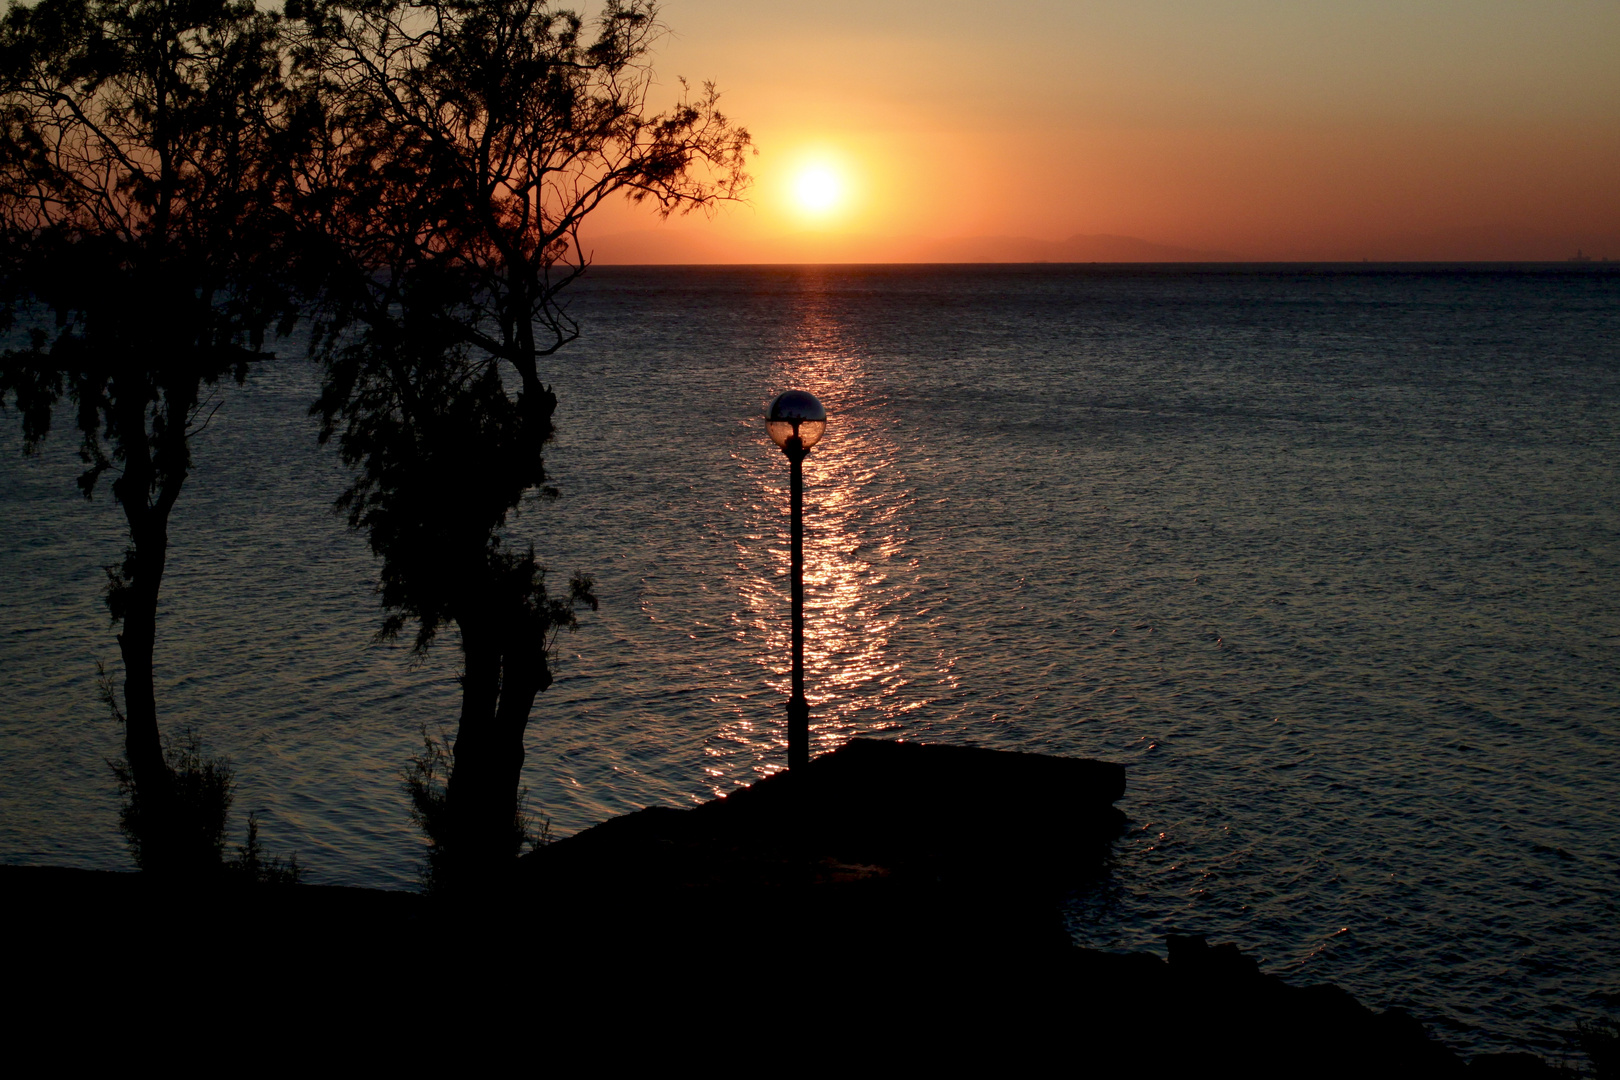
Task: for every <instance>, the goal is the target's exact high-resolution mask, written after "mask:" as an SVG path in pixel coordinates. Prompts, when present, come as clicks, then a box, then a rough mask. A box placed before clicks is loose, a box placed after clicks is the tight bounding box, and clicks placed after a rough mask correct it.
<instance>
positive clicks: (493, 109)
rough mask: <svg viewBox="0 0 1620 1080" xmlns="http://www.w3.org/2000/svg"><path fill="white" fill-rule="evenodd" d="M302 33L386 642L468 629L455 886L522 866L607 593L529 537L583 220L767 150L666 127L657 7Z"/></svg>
mask: <svg viewBox="0 0 1620 1080" xmlns="http://www.w3.org/2000/svg"><path fill="white" fill-rule="evenodd" d="M286 13H287V17H288V18H289V20H291V22H292V26H293V27H294V38H295V40H296V42H297V47H296V50H295V57H296V61H297V71H298V73H299V74H298V80H297V83H298V85H297V90H296V95H295V101H296V105H295V106H294V107H293V108H292V110H291V113H290V115H293V116H295V117H296V122H295V123H294V124H293V125H292V126H291V128H290V129H289V130H290V131H291V132H292V133H293V135H294V136H295V137H296V139H297V140H299V141H298V143H297V145H298V147H299V150H298V152H297V153H295V154H291V155H289V157H288V160H289V162H290V163H291V165H290V168H289V171H288V173H287V176H286V178H285V189H284V190H285V191H286V192H287V194H286V196H285V201H286V203H287V205H288V206H289V207H290V210H291V213H292V216H293V218H294V219H295V221H296V222H297V224H298V226H299V229H300V233H299V236H300V243H299V244H298V245H297V248H296V250H297V252H298V257H297V259H296V260H294V262H295V265H297V266H299V267H301V268H302V269H303V274H302V277H301V280H302V281H303V283H304V286H305V288H306V289H307V290H309V292H310V294H311V295H312V296H314V297H315V304H314V310H315V312H316V317H317V322H316V333H315V338H314V343H315V349H316V352H317V354H318V355H319V356H320V358H321V359H322V361H323V362H324V365H325V370H326V377H325V381H324V384H323V388H322V393H321V397H320V399H319V401H318V402H317V403H316V405H315V408H314V411H315V412H316V413H317V414H318V415H319V416H320V417H321V420H322V425H323V426H322V439H323V441H324V440H327V439H332V438H334V437H335V438H336V439H337V441H338V445H339V448H340V450H341V452H342V456H343V458H344V460H345V462H346V463H348V464H349V465H350V466H352V467H353V468H354V470H355V473H354V480H353V483H352V484H351V485H350V486H349V488H348V490H347V491H346V492H345V493H344V494H343V496H342V498H341V499H340V500H339V506H340V508H341V509H343V510H345V511H346V512H347V514H348V517H349V523H350V526H351V527H352V528H354V529H356V530H361V531H364V532H365V533H366V534H367V536H368V538H369V540H370V543H371V547H372V550H373V551H374V552H375V553H376V554H377V555H378V556H379V557H380V559H381V568H380V587H379V591H380V593H381V596H382V601H383V606H384V609H385V612H386V615H385V620H384V622H383V624H382V627H381V630H380V633H381V635H382V636H384V637H392V636H394V635H397V634H399V633H401V632H402V631H404V629H405V628H406V627H407V626H408V625H410V624H411V623H414V624H415V628H416V633H415V648H416V651H417V652H418V654H420V653H421V652H423V651H425V650H426V649H427V648H428V647H429V646H430V645H431V644H432V642H433V640H434V639H435V637H436V635H437V634H438V633H439V631H440V630H441V629H443V628H444V627H445V626H446V625H449V624H454V626H455V627H456V629H457V630H458V631H459V635H458V638H459V643H460V646H461V651H462V656H463V661H464V670H463V675H462V709H461V717H460V721H459V726H458V729H457V733H456V736H455V742H454V755H453V757H452V756H451V752H450V749H449V748H448V747H445V748H442V749H441V750H440V751H439V752H438V753H439V756H434V755H433V754H432V753H429V754H426V755H425V756H423V757H420V758H418V759H416V760H415V762H414V763H413V766H412V772H411V773H410V774H409V776H408V779H407V787H408V788H409V790H410V791H411V795H412V802H413V808H414V813H415V814H416V817H417V821H418V824H419V825H421V826H422V828H423V829H424V832H425V833H426V834H427V836H428V839H429V844H430V862H431V866H430V871H429V872H430V875H431V876H433V877H434V879H435V880H436V881H440V882H441V883H442V881H443V880H445V879H446V878H447V876H450V877H454V876H458V875H463V874H465V876H467V877H469V878H470V877H477V876H481V875H483V874H485V873H486V872H488V871H489V870H490V868H491V867H494V866H497V865H499V864H502V863H504V862H506V861H509V859H510V857H511V855H512V854H513V853H514V852H515V851H516V850H517V849H518V847H520V846H521V839H520V840H519V842H517V843H514V842H513V829H514V824H513V823H514V821H517V820H518V818H519V816H520V814H521V808H520V805H519V793H518V788H519V780H520V776H521V765H522V760H523V730H524V727H525V726H526V724H527V722H528V718H529V714H530V711H531V709H532V707H533V702H534V699H535V696H536V695H537V694H538V693H540V692H542V691H543V690H545V689H546V688H547V687H548V686H549V685H550V683H551V680H552V674H551V667H550V658H551V654H552V649H553V647H554V644H555V641H556V637H557V635H558V634H559V633H560V632H561V631H563V630H567V629H572V628H573V627H574V626H575V625H576V611H577V610H578V608H580V607H581V606H585V607H592V608H594V607H595V605H596V598H595V596H594V595H593V592H592V583H591V580H590V579H589V578H588V577H585V576H583V575H578V574H576V575H574V577H573V578H572V580H571V581H570V582H569V587H568V590H567V592H566V593H565V594H563V595H561V596H556V595H553V594H552V592H551V591H550V590H548V587H547V579H546V573H545V570H544V569H543V568H542V567H541V566H540V564H539V562H538V561H537V559H536V557H535V552H534V548H533V547H532V546H531V545H527V544H525V545H522V546H518V545H515V544H512V543H511V542H510V539H509V537H508V534H507V526H508V519H509V517H510V516H511V515H512V513H513V512H514V511H516V510H518V509H519V508H520V507H522V506H525V505H526V504H527V505H531V506H537V505H541V504H543V503H544V502H545V501H546V500H548V499H550V498H554V497H555V496H556V489H555V487H554V486H553V485H552V483H551V481H550V477H549V476H548V475H547V472H546V468H545V460H544V448H545V446H546V444H547V443H548V442H549V441H550V440H551V439H552V437H553V433H554V428H553V422H552V418H553V414H554V412H555V409H556V405H557V398H556V396H555V394H554V393H553V392H552V389H551V387H550V386H548V385H546V384H545V382H544V381H543V380H542V378H541V370H540V364H539V361H540V360H541V359H542V358H544V357H546V356H549V355H552V354H553V353H555V352H556V351H557V350H558V349H560V348H561V347H562V346H563V345H565V344H566V343H567V342H569V341H571V340H573V338H574V337H576V336H577V334H578V327H577V326H576V325H575V323H574V322H573V321H572V320H571V319H570V318H569V316H568V314H567V311H566V309H565V307H564V306H563V303H562V292H563V290H564V289H565V288H566V287H567V285H568V284H569V283H571V282H572V281H574V280H575V279H577V278H578V277H579V275H580V274H582V273H583V272H584V271H585V269H586V266H587V265H588V258H587V256H586V255H585V254H584V252H583V251H582V249H581V247H580V243H579V228H580V225H581V223H582V222H583V221H584V220H585V219H586V218H587V217H588V216H589V215H590V214H591V213H592V212H593V211H594V210H595V209H596V207H598V206H600V205H601V203H602V202H603V201H604V200H605V199H607V198H609V197H610V196H613V195H615V194H622V195H627V196H629V197H630V198H631V199H633V200H640V201H650V202H652V203H653V204H654V205H655V206H656V207H657V208H658V210H659V211H660V212H661V213H665V214H667V213H671V212H677V211H684V210H690V209H693V208H708V207H712V206H713V205H715V204H716V203H717V202H719V201H721V200H725V199H729V198H734V197H735V196H736V195H737V193H738V192H739V191H740V190H741V188H742V186H743V185H744V184H745V183H746V181H747V176H746V174H745V172H744V170H743V164H744V161H745V156H746V153H747V151H748V149H749V139H748V134H747V132H746V131H744V130H743V129H741V128H739V127H737V126H735V125H733V124H732V123H731V122H730V121H729V120H728V119H727V118H726V117H725V116H724V115H723V114H722V113H721V112H720V111H719V109H718V107H717V102H718V95H717V94H716V93H715V91H714V89H713V87H712V86H706V87H705V88H704V91H703V93H702V94H700V95H697V96H695V97H694V96H692V95H690V94H689V93H685V94H683V97H682V99H681V100H680V101H679V102H677V103H676V105H675V106H674V107H673V108H671V109H669V110H667V111H665V112H662V113H653V112H652V111H651V110H649V108H648V99H649V96H650V93H651V90H652V86H653V82H652V74H651V70H650V68H649V66H648V64H647V60H648V56H649V54H650V50H651V48H652V45H653V43H654V42H655V41H656V39H657V36H658V34H659V33H660V29H659V26H658V23H657V20H656V10H655V8H654V7H653V5H652V4H650V3H646V2H643V0H609V2H608V3H607V4H606V5H605V7H604V8H603V9H602V13H601V15H600V17H599V18H598V19H597V20H595V21H594V22H593V23H591V24H589V25H587V22H586V20H584V19H583V18H582V17H581V16H579V15H578V14H576V13H574V12H571V11H567V10H563V9H559V8H554V7H552V6H550V5H549V4H546V3H541V2H538V0H482V2H476V3H474V2H454V0H426V2H421V3H396V2H388V0H362V2H352V3H343V2H327V0H303V2H295V3H290V4H289V5H288V6H287V9H286ZM439 785H442V787H441V786H439ZM518 832H519V834H520V836H521V833H522V832H523V829H522V828H521V827H520V828H519V829H518ZM452 868H454V869H452Z"/></svg>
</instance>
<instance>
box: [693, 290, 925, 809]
mask: <svg viewBox="0 0 1620 1080" xmlns="http://www.w3.org/2000/svg"><path fill="white" fill-rule="evenodd" d="M775 370H776V372H777V378H778V383H779V385H780V388H781V389H783V390H787V389H801V390H808V391H810V392H811V393H813V394H815V395H816V397H817V398H819V399H820V400H821V402H822V404H823V405H824V406H826V408H827V412H828V428H827V434H826V436H824V437H823V439H822V441H821V442H820V443H819V444H818V445H817V446H816V448H815V449H814V450H812V451H811V453H810V456H809V457H808V458H807V459H806V461H805V465H804V471H805V571H804V578H805V580H804V585H805V681H806V696H807V698H808V699H809V702H810V744H811V753H812V754H817V753H822V752H824V751H827V750H831V749H834V748H836V747H837V746H839V745H842V744H843V743H844V742H846V741H848V740H849V739H850V738H853V737H855V736H858V735H870V734H875V733H878V732H884V731H893V730H895V729H896V728H899V727H900V726H901V721H900V718H901V717H902V716H904V715H905V714H906V713H909V712H912V711H914V710H917V709H920V708H923V707H925V706H926V705H927V704H929V702H930V700H932V698H933V695H932V694H924V695H917V694H915V693H906V692H905V691H906V690H907V689H908V687H912V684H913V683H914V682H915V681H916V680H917V678H918V676H919V674H921V673H919V672H916V671H914V670H913V671H907V670H905V669H904V668H903V666H902V663H901V661H900V659H899V657H898V656H897V655H896V654H895V652H894V651H892V650H891V648H890V644H891V636H892V635H893V633H894V631H895V629H896V627H897V625H898V624H899V623H900V621H901V620H902V619H905V620H907V621H908V623H909V625H910V628H911V629H912V631H913V632H916V631H918V630H921V631H923V632H925V633H926V632H927V630H928V629H929V627H930V625H931V624H930V622H929V616H930V610H929V605H928V603H927V598H926V596H925V595H923V594H924V593H925V592H926V590H925V589H924V588H923V587H922V586H920V585H918V584H917V583H915V582H914V581H911V580H907V577H908V576H909V575H905V574H903V573H902V574H897V573H896V572H895V571H896V569H900V570H906V569H910V570H914V569H915V568H916V565H917V564H916V560H915V558H908V550H907V547H908V532H909V525H908V523H907V517H908V514H909V512H910V510H911V508H912V506H913V505H914V503H915V501H916V494H915V492H914V490H913V489H912V488H911V487H910V486H909V485H908V484H907V483H906V478H905V476H904V475H903V474H902V473H900V472H899V471H898V469H899V466H898V464H897V462H898V457H899V455H898V454H897V453H896V447H895V445H894V442H893V439H892V437H891V434H890V433H891V431H892V430H893V428H894V426H895V425H896V424H897V423H898V420H897V419H896V418H895V417H894V416H893V414H892V413H891V412H890V411H889V410H888V409H887V408H886V407H885V406H886V402H885V400H884V398H883V396H882V394H881V393H880V392H878V391H876V390H874V389H873V388H872V386H871V385H870V382H869V380H868V378H867V373H866V371H865V370H864V367H863V363H862V357H861V354H860V352H859V349H858V348H857V347H856V346H855V345H854V343H853V342H852V341H850V340H849V338H848V336H847V335H846V334H845V333H844V331H843V328H842V327H841V326H840V325H839V323H838V321H837V320H836V318H835V317H834V316H833V315H832V314H831V313H830V312H829V305H828V303H827V300H826V298H825V296H824V295H823V294H822V293H820V292H819V291H814V290H807V291H805V292H804V293H803V294H801V297H800V300H799V312H798V328H797V335H796V337H795V338H794V339H793V340H791V341H790V342H789V343H788V344H787V346H786V348H784V349H783V350H782V351H781V355H780V356H779V358H778V360H777V363H776V364H775ZM762 411H763V410H762ZM741 423H744V424H748V425H750V430H749V431H748V432H747V437H746V438H744V439H741V440H739V443H738V447H737V448H736V449H734V450H733V451H732V460H733V461H734V462H735V464H736V466H737V468H738V469H739V470H741V472H742V473H743V475H744V476H745V478H746V480H745V482H744V484H743V485H742V489H741V494H740V497H739V500H738V501H737V502H735V503H728V504H727V505H726V506H725V508H724V509H725V510H726V511H727V517H728V519H729V520H731V521H734V522H735V521H738V520H741V521H742V522H744V531H743V532H742V533H741V534H740V535H736V536H734V537H733V543H734V546H735V553H736V554H735V559H734V560H733V561H732V563H731V566H730V570H729V572H728V574H727V578H726V581H727V584H728V585H729V586H730V587H731V588H732V589H733V590H735V593H736V596H737V597H738V598H739V599H740V601H741V603H740V604H739V605H737V606H736V607H735V608H734V609H733V610H732V612H731V614H730V621H731V628H732V631H733V638H734V640H735V641H737V642H738V643H739V644H740V645H741V646H742V648H743V649H744V650H745V652H746V655H747V656H748V659H749V660H750V661H751V663H752V665H753V668H754V671H755V674H754V675H752V676H750V675H747V674H745V675H744V676H743V678H742V681H743V682H747V681H748V680H750V679H751V680H752V683H753V686H754V687H756V688H757V687H758V686H759V684H760V683H761V682H763V684H764V686H765V687H766V688H767V691H766V692H767V693H769V694H771V695H774V696H775V697H776V698H778V699H779V700H780V701H781V702H783V703H785V702H786V700H787V697H788V695H789V693H790V689H791V678H792V672H791V667H790V665H791V624H790V621H789V613H790V602H791V598H790V581H789V573H790V558H791V551H790V546H789V545H790V540H789V527H790V517H789V501H788V495H789V493H788V480H789V471H788V462H787V459H786V457H784V456H783V455H782V453H781V452H780V451H779V450H778V449H777V448H776V446H775V445H774V444H773V443H771V442H770V440H769V439H768V438H766V437H765V431H764V423H763V419H762V418H761V417H755V418H752V419H750V420H746V421H741ZM934 664H935V671H933V672H930V673H928V674H929V675H930V676H931V678H929V680H928V681H929V682H930V683H931V684H933V685H932V686H931V687H930V689H933V690H937V691H939V692H951V691H954V690H955V689H956V682H955V679H954V676H953V674H952V669H953V668H954V666H955V658H954V657H953V656H951V655H948V654H947V653H946V652H945V651H944V650H940V651H939V652H938V653H937V655H936V656H935V657H934ZM761 669H762V672H761ZM761 673H762V675H763V678H762V679H761V678H760V674H761ZM738 689H739V690H740V691H741V693H739V694H737V695H728V696H727V697H725V698H721V697H715V698H712V699H711V701H712V702H713V703H714V704H715V705H717V706H720V707H722V709H723V710H724V715H723V719H722V720H721V723H720V726H719V732H718V734H717V737H715V738H713V739H711V740H710V741H709V743H708V744H707V746H706V748H705V752H706V754H707V755H708V756H709V757H710V758H711V759H714V760H713V761H712V763H711V764H710V765H709V766H708V768H707V772H708V775H709V777H710V779H711V782H712V784H713V790H714V791H715V792H716V793H717V794H721V793H724V792H727V791H730V790H732V787H733V785H734V782H735V781H734V779H733V778H734V777H735V775H736V764H735V762H736V759H737V757H738V756H739V755H741V756H743V757H752V758H753V759H754V760H755V761H756V763H757V764H756V769H757V771H758V772H760V773H764V774H768V773H770V772H775V771H777V770H779V769H781V768H783V767H784V764H785V758H786V747H787V727H786V711H785V709H784V708H777V709H775V710H774V711H768V710H766V709H761V708H759V707H758V704H757V696H754V701H753V702H749V697H750V696H753V695H749V694H748V692H747V691H746V690H744V689H743V688H742V687H741V686H739V688H738ZM765 716H771V717H772V719H770V720H769V721H766V720H764V719H762V718H763V717H765Z"/></svg>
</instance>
